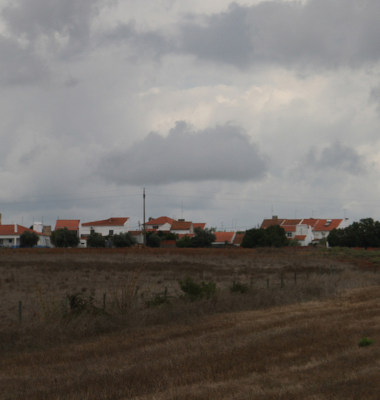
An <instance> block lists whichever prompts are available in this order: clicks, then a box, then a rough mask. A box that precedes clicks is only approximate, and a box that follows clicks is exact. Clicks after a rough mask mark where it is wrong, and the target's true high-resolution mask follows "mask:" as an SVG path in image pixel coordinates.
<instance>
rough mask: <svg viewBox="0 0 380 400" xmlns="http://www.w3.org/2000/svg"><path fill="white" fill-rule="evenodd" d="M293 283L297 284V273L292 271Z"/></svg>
mask: <svg viewBox="0 0 380 400" xmlns="http://www.w3.org/2000/svg"><path fill="white" fill-rule="evenodd" d="M294 283H297V271H294Z"/></svg>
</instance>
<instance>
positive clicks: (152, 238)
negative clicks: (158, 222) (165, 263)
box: [146, 232, 161, 247]
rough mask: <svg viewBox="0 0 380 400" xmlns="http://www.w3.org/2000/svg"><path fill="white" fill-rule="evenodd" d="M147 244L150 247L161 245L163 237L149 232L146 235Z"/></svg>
mask: <svg viewBox="0 0 380 400" xmlns="http://www.w3.org/2000/svg"><path fill="white" fill-rule="evenodd" d="M146 245H147V246H149V247H160V246H161V238H160V237H159V236H158V235H156V234H155V233H153V232H148V233H147V235H146Z"/></svg>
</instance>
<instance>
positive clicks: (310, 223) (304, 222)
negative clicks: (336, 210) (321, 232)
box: [302, 218, 319, 228]
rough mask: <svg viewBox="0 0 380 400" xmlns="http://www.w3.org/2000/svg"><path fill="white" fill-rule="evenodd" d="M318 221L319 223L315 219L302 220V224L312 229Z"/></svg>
mask: <svg viewBox="0 0 380 400" xmlns="http://www.w3.org/2000/svg"><path fill="white" fill-rule="evenodd" d="M318 221H319V219H315V218H305V219H303V220H302V224H304V225H310V226H311V227H312V228H314V226H315V225H316V224H317V222H318Z"/></svg>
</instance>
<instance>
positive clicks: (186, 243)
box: [176, 236, 191, 247]
mask: <svg viewBox="0 0 380 400" xmlns="http://www.w3.org/2000/svg"><path fill="white" fill-rule="evenodd" d="M176 244H177V247H191V239H190V238H189V236H184V237H183V238H182V239H179V240H177V243H176Z"/></svg>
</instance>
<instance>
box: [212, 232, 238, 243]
mask: <svg viewBox="0 0 380 400" xmlns="http://www.w3.org/2000/svg"><path fill="white" fill-rule="evenodd" d="M214 235H215V236H216V239H215V241H214V243H215V242H218V243H224V242H226V241H227V242H228V243H231V242H232V239H233V237H234V235H235V232H214Z"/></svg>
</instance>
